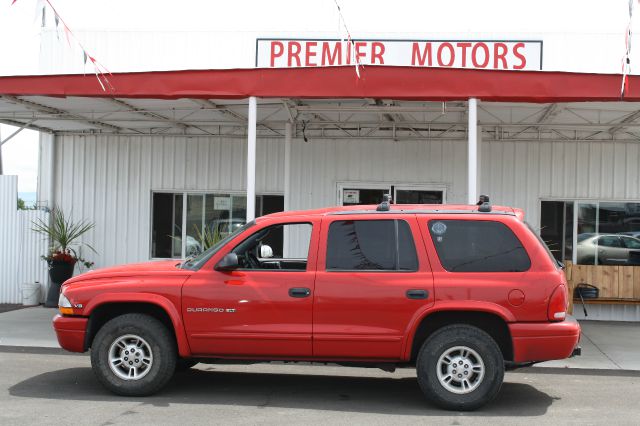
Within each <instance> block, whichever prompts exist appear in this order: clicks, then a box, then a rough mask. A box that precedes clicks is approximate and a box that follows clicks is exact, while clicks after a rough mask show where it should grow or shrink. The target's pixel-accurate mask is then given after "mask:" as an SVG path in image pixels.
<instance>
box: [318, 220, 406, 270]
mask: <svg viewBox="0 0 640 426" xmlns="http://www.w3.org/2000/svg"><path fill="white" fill-rule="evenodd" d="M327 270H328V271H329V270H333V271H417V270H418V257H417V255H416V247H415V244H414V242H413V235H412V234H411V229H410V228H409V224H408V223H407V222H405V221H404V220H393V219H389V220H339V221H335V222H332V223H331V225H330V226H329V238H328V240H327Z"/></svg>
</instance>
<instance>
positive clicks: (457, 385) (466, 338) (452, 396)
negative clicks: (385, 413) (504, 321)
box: [416, 325, 504, 411]
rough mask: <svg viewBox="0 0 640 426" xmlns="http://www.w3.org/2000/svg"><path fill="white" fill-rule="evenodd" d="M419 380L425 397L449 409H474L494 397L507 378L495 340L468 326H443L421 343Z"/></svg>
mask: <svg viewBox="0 0 640 426" xmlns="http://www.w3.org/2000/svg"><path fill="white" fill-rule="evenodd" d="M416 367H417V374H418V383H419V384H420V387H421V389H422V391H423V392H424V394H425V396H426V397H427V398H428V399H430V400H431V401H433V402H434V403H435V404H437V405H438V406H440V407H442V408H445V409H448V410H462V411H468V410H475V409H477V408H479V407H481V406H483V405H485V404H487V403H488V402H490V401H491V400H493V399H494V398H495V397H496V395H497V394H498V392H499V391H500V387H501V386H502V381H503V379H504V359H503V357H502V352H501V351H500V348H499V347H498V345H497V344H496V342H495V341H494V340H493V339H492V338H491V336H489V335H488V334H487V333H485V332H484V331H482V330H480V329H479V328H477V327H472V326H468V325H450V326H446V327H443V328H442V329H440V330H438V331H436V332H435V333H434V334H433V335H432V336H430V337H429V338H428V339H427V340H426V341H425V342H424V344H423V345H422V348H421V350H420V353H419V354H418V359H417V365H416Z"/></svg>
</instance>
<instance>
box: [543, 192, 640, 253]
mask: <svg viewBox="0 0 640 426" xmlns="http://www.w3.org/2000/svg"><path fill="white" fill-rule="evenodd" d="M574 206H575V208H576V209H577V219H578V220H577V223H576V224H575V232H576V233H577V236H576V240H577V244H576V250H575V253H574V250H573V232H574V223H573V209H574ZM541 207H542V208H541V221H540V223H541V225H542V226H541V230H540V234H541V236H542V238H543V239H544V240H545V241H547V243H548V244H549V242H551V245H550V248H551V251H552V253H553V254H554V256H556V258H558V259H559V253H561V252H563V253H564V259H566V260H571V259H572V256H573V255H574V254H575V259H576V261H577V263H578V264H583V265H640V203H624V202H610V201H606V202H605V201H602V202H598V201H589V202H572V201H543V202H542V204H541ZM563 209H564V210H563ZM562 211H564V213H563V219H561V217H560V214H559V212H562ZM559 246H562V247H564V248H563V249H560V251H559V249H558V247H559ZM559 260H560V259H559Z"/></svg>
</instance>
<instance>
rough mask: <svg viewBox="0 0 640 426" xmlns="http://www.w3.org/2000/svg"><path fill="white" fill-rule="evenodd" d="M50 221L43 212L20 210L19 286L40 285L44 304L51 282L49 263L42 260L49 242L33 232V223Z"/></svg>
mask: <svg viewBox="0 0 640 426" xmlns="http://www.w3.org/2000/svg"><path fill="white" fill-rule="evenodd" d="M37 220H42V221H43V222H45V223H48V221H49V213H47V212H44V211H42V210H19V211H18V228H17V232H16V234H17V237H18V244H17V246H18V247H19V251H20V258H19V261H18V268H17V280H16V281H17V282H18V286H19V285H20V284H22V283H35V282H38V283H40V301H41V302H44V300H45V298H46V297H45V296H46V290H47V282H48V281H49V270H48V266H47V263H46V262H45V261H44V260H42V257H41V256H42V255H44V254H46V253H47V250H48V246H49V242H48V240H47V239H46V238H45V237H44V236H42V235H40V234H37V233H35V232H33V222H35V221H37Z"/></svg>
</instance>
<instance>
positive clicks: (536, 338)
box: [53, 202, 580, 410]
mask: <svg viewBox="0 0 640 426" xmlns="http://www.w3.org/2000/svg"><path fill="white" fill-rule="evenodd" d="M523 217H524V214H523V212H522V211H521V210H518V209H513V208H509V207H493V208H492V207H491V206H490V205H489V204H488V202H485V203H484V204H482V205H480V206H467V205H389V203H388V202H383V203H382V204H381V205H379V206H351V207H334V208H326V209H319V210H309V211H296V212H283V213H277V214H272V215H269V216H264V217H261V218H258V219H256V220H255V221H252V222H250V223H248V224H246V225H244V226H243V227H241V228H239V229H237V230H236V231H235V232H233V233H232V234H230V235H228V236H227V237H226V238H224V239H223V240H222V241H220V242H218V243H217V244H216V245H215V246H213V247H211V248H210V249H208V250H207V251H205V252H204V253H202V254H200V255H199V256H197V257H194V258H190V259H187V260H186V261H184V262H182V263H176V261H175V260H170V261H161V262H149V263H144V264H137V265H128V266H120V267H114V268H106V269H101V270H97V271H91V272H88V273H86V274H83V275H80V276H77V277H74V278H72V279H70V280H68V281H67V282H66V283H65V284H64V286H63V287H62V290H61V294H60V303H59V305H60V312H61V314H60V315H57V316H56V317H55V318H54V321H53V324H54V328H55V330H56V333H57V335H58V341H59V342H60V345H61V346H62V347H63V348H65V349H67V350H69V351H73V352H85V351H87V350H88V349H89V348H90V349H91V364H92V366H93V369H94V371H95V373H96V376H97V377H98V379H99V380H100V382H102V384H103V385H104V386H106V387H107V388H108V389H110V390H111V391H113V392H115V393H117V394H121V395H148V394H152V393H154V392H156V391H158V390H160V389H161V388H162V387H163V386H164V385H165V384H166V383H167V382H168V381H169V380H170V379H171V377H172V375H173V373H174V371H175V369H176V368H189V367H191V366H193V365H195V364H196V363H198V362H201V363H216V362H225V363H229V362H230V360H235V361H237V362H239V363H246V362H265V361H275V360H286V361H321V362H333V363H337V364H341V365H352V366H362V367H366V366H368V367H378V368H383V369H385V370H393V369H394V368H396V367H415V368H416V370H417V377H418V382H419V384H420V387H421V388H422V390H423V392H424V393H425V395H426V396H427V398H428V399H430V400H431V401H433V402H434V403H436V404H437V405H439V406H441V407H444V408H447V409H457V410H472V409H475V408H478V407H480V406H482V405H484V404H486V403H487V402H489V401H491V400H492V399H493V398H494V397H495V396H496V394H497V393H498V391H499V390H500V387H501V384H502V381H503V377H504V372H505V369H510V368H515V367H519V366H523V365H530V364H532V363H535V362H540V361H546V360H552V359H561V358H566V357H569V356H572V355H575V354H578V353H579V348H578V347H577V343H578V341H579V338H580V327H579V325H578V323H577V322H576V321H575V320H573V319H570V318H568V317H567V315H566V310H567V301H568V293H567V285H566V279H565V276H564V273H563V271H562V268H561V265H559V264H558V263H557V262H556V261H555V259H554V258H553V257H552V256H551V254H550V253H549V251H548V249H547V247H546V245H545V244H544V243H543V242H542V241H541V240H540V238H539V237H538V236H537V235H536V234H535V233H534V232H533V231H532V230H531V229H530V228H529V227H528V226H527V225H526V224H525V223H524V221H523Z"/></svg>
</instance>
